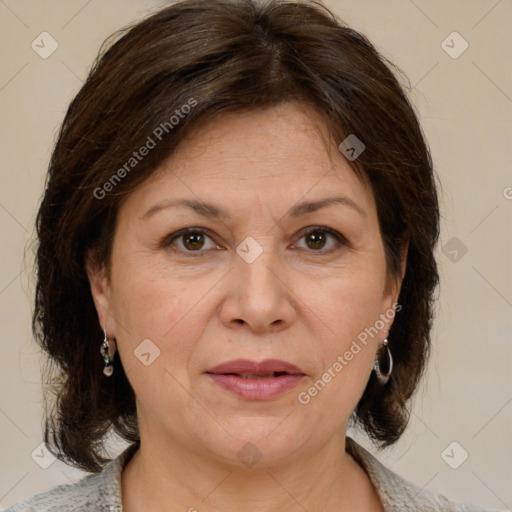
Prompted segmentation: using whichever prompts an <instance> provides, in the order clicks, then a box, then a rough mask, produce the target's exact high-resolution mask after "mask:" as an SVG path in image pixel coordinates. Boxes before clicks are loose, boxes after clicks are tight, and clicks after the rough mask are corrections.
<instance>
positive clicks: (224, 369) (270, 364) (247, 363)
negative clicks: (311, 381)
mask: <svg viewBox="0 0 512 512" xmlns="http://www.w3.org/2000/svg"><path fill="white" fill-rule="evenodd" d="M273 372H286V373H289V374H294V375H304V372H303V371H302V370H301V369H300V368H298V367H297V366H295V365H294V364H292V363H288V362H286V361H280V360H279V359H265V360H264V361H260V362H258V361H251V360H249V359H234V360H232V361H227V362H225V363H221V364H219V365H217V366H214V367H213V368H209V369H208V370H206V373H216V374H226V373H236V374H238V373H252V374H256V375H258V374H266V373H273Z"/></svg>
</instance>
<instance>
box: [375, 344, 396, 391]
mask: <svg viewBox="0 0 512 512" xmlns="http://www.w3.org/2000/svg"><path fill="white" fill-rule="evenodd" d="M382 356H383V357H382ZM373 369H374V370H375V375H376V376H377V379H379V382H380V383H381V384H382V385H385V384H387V383H388V381H389V377H391V372H392V371H393V358H392V357H391V351H390V350H389V347H388V340H387V338H386V339H385V340H384V341H383V342H382V344H381V345H380V347H379V349H378V350H377V353H376V354H375V362H374V363H373Z"/></svg>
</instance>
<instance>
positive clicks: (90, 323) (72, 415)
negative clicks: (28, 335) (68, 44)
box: [33, 0, 439, 472]
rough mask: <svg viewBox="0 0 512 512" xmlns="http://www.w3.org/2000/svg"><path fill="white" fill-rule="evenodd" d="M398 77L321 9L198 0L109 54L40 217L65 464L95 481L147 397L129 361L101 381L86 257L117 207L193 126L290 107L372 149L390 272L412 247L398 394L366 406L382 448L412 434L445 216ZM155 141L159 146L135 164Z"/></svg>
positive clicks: (65, 129) (69, 119)
mask: <svg viewBox="0 0 512 512" xmlns="http://www.w3.org/2000/svg"><path fill="white" fill-rule="evenodd" d="M392 68H393V64H392V63H390V62H389V61H387V60H386V59H385V58H384V57H383V56H381V55H380V54H379V53H378V52H377V51H376V49H375V48H374V47H373V46H372V44H371V43H370V42H369V41H368V39H367V38H366V37H365V36H363V35H361V34H360V33H358V32H357V31H355V30H353V29H351V28H349V27H347V26H346V25H345V24H344V23H343V22H341V21H340V20H338V19H337V18H336V17H335V16H334V15H333V14H332V13H331V12H330V11H329V10H328V9H327V8H326V7H324V6H323V5H322V4H321V3H320V2H295V1H292V2H290V1H280V0H277V1H270V2H267V3H265V4H263V3H256V2H255V1H251V0H239V1H233V0H209V1H208V2H205V1H203V0H185V1H181V2H179V3H176V4H173V5H170V6H168V7H166V8H164V9H162V10H160V11H158V12H156V13H155V14H153V15H151V16H149V17H148V18H147V19H145V20H143V21H141V22H139V23H137V24H135V25H133V26H132V27H128V28H126V29H124V31H122V33H121V34H119V35H118V37H117V41H116V42H115V43H112V44H110V43H109V44H108V45H107V47H105V48H104V49H102V51H101V52H100V54H99V55H98V58H97V60H96V61H95V63H94V65H93V67H92V70H91V72H90V74H89V76H88V78H87V80H86V82H85V84H84V85H83V87H82V88H81V90H80V91H79V92H78V94H77V95H76V97H75V98H74V99H73V101H72V102H71V104H70V106H69V109H68V111H67V114H66V116H65V119H64V121H63V124H62V127H61V129H60V132H59V136H58V140H57V142H56V145H55V148H54V151H53V154H52V157H51V161H50V165H49V170H48V180H47V186H46V191H45V194H44V198H43V200H42V203H41V206H40V209H39V213H38V216H37V235H38V247H37V257H36V265H37V273H38V275H37V287H36V298H35V312H34V317H33V329H34V334H35V336H36V338H37V339H38V341H39V343H40V344H41V346H42V347H43V349H44V350H45V351H46V352H47V353H48V354H49V355H50V361H51V362H53V363H54V365H50V367H49V369H50V370H56V374H57V375H58V377H57V379H48V383H51V384H53V388H54V393H55V398H56V400H55V402H54V403H53V404H52V406H51V407H50V400H49V396H50V395H49V394H47V397H46V398H47V414H46V426H45V441H46V442H47V443H48V444H49V445H50V447H51V448H52V450H53V451H54V452H55V454H56V455H57V456H58V457H59V458H60V459H61V460H64V461H66V462H69V463H71V464H72V465H74V466H76V467H78V468H81V469H85V470H88V471H91V472H98V471H100V470H101V468H102V466H103V465H104V464H105V462H106V461H107V460H108V459H107V458H105V457H104V443H105V438H106V435H107V434H108V433H109V432H110V430H111V428H113V431H114V432H116V433H117V434H118V435H120V436H121V437H122V438H124V439H125V440H127V441H135V440H137V439H138V427H137V418H136V407H135V396H134V392H133V390H132V388H131V386H130V384H129V382H128V380H127V378H126V375H125V373H124V371H123V367H122V365H121V361H120V360H119V358H118V357H117V356H116V358H115V360H114V375H113V376H112V377H111V378H109V379H107V378H105V377H104V375H103V373H102V368H103V361H102V359H101V357H100V356H99V346H100V343H101V340H102V335H103V333H102V329H101V327H100V325H99V323H98V317H97V312H96V310H95V307H94V303H93V301H92V296H91V292H90V287H89V282H88V279H87V275H86V272H85V268H84V258H85V255H86V253H87V251H88V250H92V251H93V253H94V255H95V258H96V260H97V262H98V263H99V264H101V265H104V266H105V267H106V268H107V269H108V268H109V265H110V250H111V245H112V240H113V236H114V231H115V225H116V212H117V211H118V208H119V205H120V202H121V201H122V200H123V197H126V196H127V194H129V193H130V192H131V191H133V190H134V189H135V188H136V187H137V186H138V185H139V184H140V183H142V181H144V180H146V179H147V178H148V177H149V176H150V174H151V173H152V172H153V171H154V170H155V168H156V167H157V166H158V164H159V163H161V162H162V161H163V160H164V159H165V158H167V157H169V155H171V154H172V152H173V150H174V149H175V148H176V147H177V145H178V143H179V142H180V140H182V139H183V137H184V136H185V134H186V133H188V132H189V130H191V129H192V128H193V127H197V126H200V125H201V124H202V123H204V122H205V121H206V120H208V119H211V118H213V117H214V116H219V115H222V114H224V113H226V112H230V111H239V110H250V109H259V108H265V107H271V106H273V105H277V104H279V103H280V102H282V101H288V100H299V101H301V102H303V103H305V104H307V105H309V106H311V107H314V108H316V109H317V110H318V111H319V112H321V113H322V115H323V117H324V118H325V121H326V124H327V126H328V128H329V131H330V134H331V136H332V139H333V141H335V142H336V144H339V143H340V142H341V141H343V140H344V138H345V137H347V136H348V135H350V134H354V135H355V136H357V137H358V138H359V139H360V140H361V141H362V142H363V143H364V144H365V146H366V149H365V150H364V152H363V153H361V155H360V156H359V157H358V158H357V160H356V161H353V162H350V164H351V165H352V166H353V169H354V171H355V172H357V173H358V175H360V176H363V177H364V178H365V179H367V180H368V182H369V183H370V184H371V186H372V190H373V192H374V195H375V198H376V204H377V212H378V217H379V223H380V228H381V233H382V238H383V243H384V247H385V251H386V261H387V265H388V270H389V271H390V272H391V273H392V274H393V275H397V273H398V272H399V269H400V257H401V249H402V247H403V244H404V237H408V238H409V250H408V255H407V269H406V274H405V277H404V280H403V284H402V288H401V291H400V297H399V303H400V305H401V306H402V310H401V311H400V313H399V314H397V316H396V318H395V322H394V325H393V328H392V330H391V332H390V334H389V336H388V339H389V347H390V349H391V352H392V354H393V358H394V370H393V374H392V376H391V380H390V382H389V383H388V384H387V385H386V386H382V385H381V384H379V382H378V381H377V379H376V378H375V376H374V375H373V374H372V375H371V377H370V379H369V381H368V384H367V387H366V389H365V391H364V394H363V396H362V397H361V400H360V402H359V404H358V406H357V408H356V410H355V417H356V419H357V422H358V423H359V424H360V425H361V426H362V427H363V428H364V430H365V431H366V432H367V433H368V434H369V435H370V437H371V438H372V439H373V440H374V442H375V443H376V444H378V445H379V446H381V447H385V446H389V445H391V444H392V443H394V442H395V441H396V440H397V439H398V438H399V437H400V435H401V434H402V432H403V430H404V429H405V427H406V425H407V422H408V416H409V413H408V400H409V398H410V397H411V396H412V394H413V392H414V390H415V389H416V387H417V384H418V381H419V379H420V376H421V375H422V372H423V370H424V366H425V363H426V360H427V358H428V355H429V349H430V329H431V321H432V316H433V300H434V297H433V294H434V291H435V288H436V286H437V284H438V280H439V277H438V273H437V267H436V262H435V259H434V254H433V251H434V247H435V245H436V243H437V239H438V236H439V211H438V200H437V193H436V188H435V177H434V173H433V169H432V162H431V157H430V153H429V150H428V146H427V144H426V142H425V140H424V137H423V135H422V131H421V128H420V126H419V123H418V120H417V118H416V115H415V112H414V109H413V108H412V106H411V104H410V103H409V101H408V99H407V97H406V95H405V93H404V89H403V87H404V86H401V85H400V84H399V82H398V80H397V78H396V77H395V75H394V74H393V72H392V71H391V69H392ZM395 69H397V68H396V67H395ZM397 70H398V69H397ZM398 71H399V70H398ZM185 105H189V106H190V107H191V108H189V109H186V108H184V106H185ZM173 116H174V117H175V118H176V119H177V118H178V117H179V121H178V122H175V120H173ZM158 127H160V131H156V130H157V128H158ZM164 127H165V129H164ZM155 132H156V133H158V134H160V135H161V137H157V135H156V134H155ZM148 137H150V138H152V139H153V141H154V142H157V143H156V144H155V147H154V148H152V149H151V151H149V152H147V155H146V156H145V157H144V158H141V159H140V160H139V159H137V160H136V161H135V160H133V161H132V160H130V159H131V158H132V157H133V152H134V150H137V149H138V148H141V147H142V146H144V145H147V144H149V139H148ZM156 139H158V141H157V140H156ZM127 162H130V164H129V165H128V166H127ZM122 169H124V171H125V172H123V171H122ZM107 183H110V185H107Z"/></svg>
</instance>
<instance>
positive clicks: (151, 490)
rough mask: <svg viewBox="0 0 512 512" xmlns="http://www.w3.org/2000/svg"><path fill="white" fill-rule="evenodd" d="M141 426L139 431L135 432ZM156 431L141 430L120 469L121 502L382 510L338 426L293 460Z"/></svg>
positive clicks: (242, 509)
mask: <svg viewBox="0 0 512 512" xmlns="http://www.w3.org/2000/svg"><path fill="white" fill-rule="evenodd" d="M141 434H142V433H141ZM157 438H158V437H157V436H149V435H148V436H143V435H141V443H140V448H139V450H137V452H136V453H135V454H134V455H133V457H132V459H131V460H130V461H129V462H128V464H127V466H126V467H125V469H124V471H123V474H122V495H123V510H124V511H125V512H135V511H138V510H166V511H174V510H176V511H189V512H194V511H201V512H203V511H219V510H222V511H223V512H231V511H238V512H249V511H251V512H259V511H268V510H279V511H283V512H295V511H301V512H303V511H304V510H308V511H309V512H314V511H330V510H332V511H334V510H336V511H337V512H344V511H351V512H353V511H356V510H361V511H363V510H364V511H382V510H383V509H382V506H381V504H380V501H379V499H378V496H377V494H376V492H375V489H374V488H373V485H372V484H371V482H370V480H369V478H368V476H367V475H366V473H365V472H364V470H363V469H362V468H361V467H360V466H359V465H358V464H357V462H355V460H354V459H353V458H352V457H351V456H350V455H349V454H348V453H347V452H346V451H345V433H344V432H343V433H342V434H340V435H337V436H335V437H333V438H332V439H330V440H329V442H328V443H326V445H324V446H323V447H322V448H321V449H320V450H316V452H315V453H314V454H311V455H310V456H306V457H301V458H300V459H297V460H299V462H297V461H295V462H290V461H288V462H287V461H282V462H281V463H279V464H275V465H272V466H271V467H261V468H258V465H257V464H256V465H255V466H253V467H252V468H245V467H243V468H240V466H239V465H234V464H233V465H229V464H227V463H224V462H221V463H219V460H218V459H216V458H215V457H213V456H212V457H205V456H204V454H198V453H197V452H194V451H193V450H187V449H185V448H184V447H183V446H182V445H180V444H178V443H175V442H173V440H167V442H166V443H165V448H163V446H162V443H161V442H158V443H155V442H151V441H152V440H153V439H157Z"/></svg>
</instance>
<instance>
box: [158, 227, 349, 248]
mask: <svg viewBox="0 0 512 512" xmlns="http://www.w3.org/2000/svg"><path fill="white" fill-rule="evenodd" d="M329 238H331V240H333V241H332V242H331V247H330V248H327V249H325V246H326V245H329V244H328V241H329ZM302 239H305V243H306V250H307V249H310V250H312V251H313V252H330V251H332V250H334V249H335V248H336V245H343V244H345V243H346V240H345V238H344V237H343V235H341V234H340V233H338V232H337V231H334V230H332V229H329V228H325V227H315V228H312V229H309V230H308V231H306V232H305V233H303V234H302V236H301V237H300V238H299V240H302ZM207 240H210V242H211V244H210V247H206V248H205V244H206V241H207ZM178 241H179V242H181V244H180V243H177V242H178ZM163 245H164V246H165V247H166V246H168V245H176V246H177V247H178V249H180V250H181V251H183V252H188V253H190V252H199V253H200V252H205V251H207V250H208V249H213V248H215V247H218V246H217V245H216V244H215V243H214V242H213V240H212V239H211V237H210V236H209V235H207V234H206V232H205V231H203V230H201V229H195V228H189V229H185V230H182V231H179V232H178V233H175V234H174V235H172V236H171V238H168V239H167V241H164V244H163ZM206 245H207V244H206ZM297 247H298V246H297ZM299 248H301V247H299Z"/></svg>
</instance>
